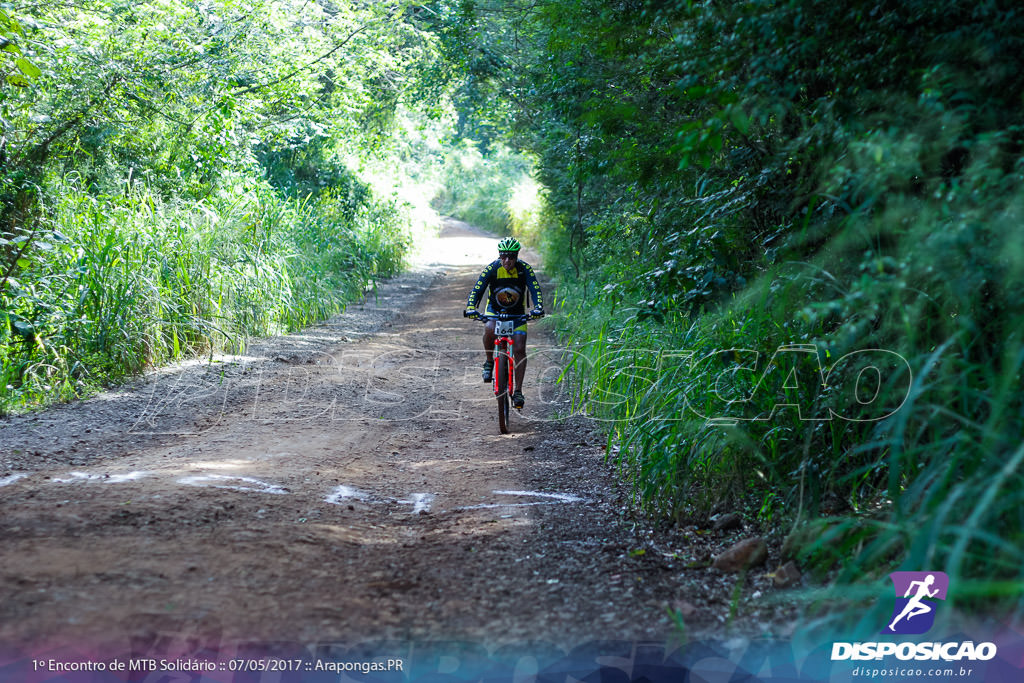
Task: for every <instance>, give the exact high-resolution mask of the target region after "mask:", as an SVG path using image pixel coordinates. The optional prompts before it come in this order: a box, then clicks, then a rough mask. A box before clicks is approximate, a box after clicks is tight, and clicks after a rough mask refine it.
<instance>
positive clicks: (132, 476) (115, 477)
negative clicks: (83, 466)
mask: <svg viewBox="0 0 1024 683" xmlns="http://www.w3.org/2000/svg"><path fill="white" fill-rule="evenodd" d="M149 475H150V473H149V472H126V473H124V474H88V473H86V472H68V475H67V476H68V478H67V479H53V480H52V481H53V482H54V483H55V484H73V483H75V482H79V481H102V482H104V483H106V484H123V483H124V482H126V481H135V480H136V479H142V478H143V477H148V476H149Z"/></svg>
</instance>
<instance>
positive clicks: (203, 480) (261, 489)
mask: <svg viewBox="0 0 1024 683" xmlns="http://www.w3.org/2000/svg"><path fill="white" fill-rule="evenodd" d="M216 481H220V482H228V481H240V482H242V483H244V484H252V486H238V485H227V484H212V483H210V482H216ZM178 483H179V484H185V485H186V486H203V487H208V488H215V489H226V490H229V491H243V492H245V493H270V494H273V495H276V496H281V495H286V494H287V493H288V490H287V489H285V488H282V487H280V486H275V485H274V484H268V483H267V482H265V481H260V480H259V479H253V478H252V477H231V476H228V475H226V474H200V475H196V476H193V477H183V478H181V479H179V480H178Z"/></svg>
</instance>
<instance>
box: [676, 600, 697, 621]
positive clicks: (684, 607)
mask: <svg viewBox="0 0 1024 683" xmlns="http://www.w3.org/2000/svg"><path fill="white" fill-rule="evenodd" d="M672 607H673V609H675V611H676V612H677V613H678V614H679V616H681V617H682V618H684V619H686V618H688V617H692V616H693V615H694V614H696V613H697V608H696V606H694V605H693V604H692V603H689V602H687V601H686V600H678V601H676V602H675V603H674V604H673V605H672Z"/></svg>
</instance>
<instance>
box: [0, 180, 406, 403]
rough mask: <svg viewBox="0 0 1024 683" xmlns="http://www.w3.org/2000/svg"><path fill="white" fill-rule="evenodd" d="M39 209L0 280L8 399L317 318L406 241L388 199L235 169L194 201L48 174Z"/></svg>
mask: <svg viewBox="0 0 1024 683" xmlns="http://www.w3.org/2000/svg"><path fill="white" fill-rule="evenodd" d="M45 219H46V224H45V227H44V229H41V230H39V231H37V233H36V234H34V235H33V236H32V241H31V242H30V245H31V246H30V249H29V250H28V251H27V252H26V254H25V256H24V258H22V259H21V261H19V263H18V270H17V273H16V274H15V277H13V278H11V279H10V280H9V281H8V282H7V284H6V286H5V287H4V288H3V290H2V291H0V315H2V318H0V368H2V370H0V410H2V411H11V410H16V409H20V408H25V407H28V406H32V405H35V404H39V403H45V402H48V401H52V400H64V399H68V398H72V397H75V396H81V395H84V394H86V393H88V392H89V391H91V390H93V389H95V388H96V387H97V386H100V385H103V384H104V383H107V382H109V381H111V380H114V379H116V378H118V377H120V376H123V375H126V374H131V373H135V372H138V371H140V370H141V369H143V368H145V367H147V366H152V365H155V364H158V363H162V362H165V361H168V360H172V359H176V358H181V357H183V356H188V355H193V354H197V353H206V352H210V351H212V350H214V349H223V348H227V349H240V348H242V347H243V346H244V343H245V339H246V337H247V336H250V335H266V334H276V333H281V332H285V331H289V330H295V329H298V328H300V327H302V326H304V325H308V324H310V323H312V322H315V321H318V320H322V319H324V318H326V317H328V316H330V315H332V314H335V313H338V312H340V311H342V310H344V308H345V304H346V302H348V301H351V300H352V299H354V298H356V297H358V296H359V295H361V294H362V292H363V291H364V288H365V287H366V286H368V285H369V284H371V283H373V282H374V281H375V280H376V279H378V278H381V277H386V276H388V275H391V274H393V273H395V272H398V271H399V270H400V269H401V267H402V259H403V255H404V253H405V251H406V249H407V247H408V246H409V238H408V236H407V227H408V226H407V220H406V219H405V217H404V215H403V211H402V209H401V208H400V207H398V206H396V205H394V204H393V203H391V202H386V201H380V200H377V199H374V198H373V197H372V196H370V195H365V197H364V198H363V199H362V200H361V201H359V202H358V203H355V204H353V203H352V202H351V201H350V197H348V196H347V195H340V194H339V193H336V192H332V191H331V190H329V189H328V190H325V191H324V192H321V193H320V194H318V195H317V196H316V197H315V198H310V199H306V200H298V199H289V198H286V197H283V196H282V195H281V194H279V193H278V192H275V191H274V190H272V189H271V188H270V187H269V186H267V185H265V184H259V183H253V182H251V181H242V180H240V179H239V180H237V181H236V182H233V183H231V182H229V183H225V184H224V185H223V189H222V190H221V191H219V192H218V193H217V194H216V195H214V196H211V197H210V198H208V199H205V200H202V201H186V200H184V199H175V198H171V199H167V198H163V197H161V196H159V195H158V194H157V193H155V192H154V191H152V190H151V189H150V188H149V187H147V186H146V185H145V184H142V183H129V184H126V185H125V187H124V192H123V193H121V194H118V195H105V196H93V195H92V194H90V193H89V192H88V191H86V190H85V189H84V188H83V187H81V186H80V185H79V184H78V183H77V182H76V181H75V179H73V178H60V179H55V180H54V181H53V183H52V184H51V192H50V195H49V201H48V204H47V211H46V216H45Z"/></svg>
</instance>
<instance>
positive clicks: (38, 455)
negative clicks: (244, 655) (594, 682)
mask: <svg viewBox="0 0 1024 683" xmlns="http://www.w3.org/2000/svg"><path fill="white" fill-rule="evenodd" d="M493 245H494V240H493V239H491V238H486V237H482V236H481V235H480V234H479V233H478V232H476V231H474V230H472V229H471V228H469V227H468V226H466V225H465V224H459V223H456V222H452V221H449V222H447V223H446V226H445V229H444V231H443V233H442V237H441V238H440V239H438V240H437V241H436V242H435V243H433V244H431V245H429V247H428V248H427V250H426V254H425V258H424V259H423V261H424V262H423V263H421V264H420V267H419V268H418V270H416V271H415V272H413V273H410V274H407V275H404V276H402V277H399V278H396V279H395V280H392V281H390V282H388V283H385V284H384V285H383V286H382V287H381V288H380V290H379V292H378V296H377V297H376V299H374V297H372V296H371V297H370V298H369V299H368V301H367V302H366V303H365V304H363V305H356V306H352V307H351V308H350V310H349V311H348V312H347V313H346V314H345V315H342V316H339V317H337V318H335V319H333V320H331V321H330V322H329V323H327V324H324V325H322V326H319V327H316V328H313V329H310V330H307V331H306V332H304V333H302V334H296V335H292V336H289V337H283V338H277V339H271V340H265V341H262V342H261V343H259V344H253V345H251V346H250V347H249V348H248V349H246V351H245V353H244V354H243V355H240V356H232V357H224V358H216V359H214V362H210V359H204V360H202V361H196V362H193V363H189V364H184V365H179V366H175V367H172V368H166V369H163V370H160V371H159V372H155V373H152V374H151V375H149V376H147V377H146V378H145V380H143V381H139V382H136V383H135V384H134V385H132V386H130V387H127V388H125V389H123V390H120V391H115V392H111V393H108V394H105V395H102V396H99V397H96V398H94V399H92V400H89V401H86V402H81V403H77V404H73V405H67V406H60V407H57V408H54V409H51V410H47V411H44V412H40V413H37V414H33V415H26V416H19V417H14V418H9V419H6V420H3V421H0V444H2V449H0V538H2V539H3V543H2V549H0V560H2V569H0V643H3V644H4V645H5V646H7V647H17V648H22V649H25V648H28V649H31V650H33V651H36V650H42V649H46V648H52V647H60V646H64V645H67V644H74V645H76V646H78V647H88V648H91V649H93V650H96V651H110V650H117V649H119V648H122V649H123V648H125V647H129V646H130V647H132V648H134V649H135V650H140V649H141V651H143V652H145V651H146V650H147V648H160V647H164V648H165V649H166V647H167V646H168V643H176V644H177V645H178V646H180V649H182V650H185V651H187V650H188V649H189V648H196V647H199V646H200V645H202V646H208V645H209V644H210V643H224V642H237V641H241V640H249V641H263V642H278V641H287V642H299V643H310V642H319V643H324V642H344V643H352V642H362V641H370V640H372V641H378V642H379V641H402V640H431V641H438V640H449V641H450V640H462V641H473V642H477V643H484V644H488V645H490V644H500V643H525V642H538V641H542V642H546V643H552V644H556V645H559V646H562V647H566V646H569V647H571V646H572V645H573V644H576V643H581V642H586V641H588V640H593V639H607V638H609V637H614V638H619V639H630V640H639V639H654V640H662V641H663V640H665V639H667V638H670V637H672V636H673V634H674V633H675V627H674V626H673V624H672V620H671V619H670V618H669V616H668V611H667V610H668V609H669V608H674V607H680V606H682V607H681V608H682V609H683V611H684V613H685V614H686V617H687V622H688V626H689V627H690V628H691V629H693V631H692V632H691V634H692V633H724V632H725V631H724V626H723V624H724V622H725V621H726V619H727V616H728V614H729V611H730V607H731V606H732V607H737V608H738V609H739V610H740V611H739V614H740V615H741V618H742V619H743V620H744V624H745V626H746V628H745V630H746V631H755V632H756V631H757V630H758V629H759V628H762V626H763V624H761V621H764V622H767V621H770V620H771V617H764V616H763V614H765V612H763V611H759V610H760V609H761V608H758V607H749V608H748V607H747V606H746V605H747V597H748V596H749V595H750V594H752V593H755V592H756V591H758V590H759V586H763V585H765V582H766V580H765V579H763V578H758V577H754V576H750V577H748V578H747V579H746V582H745V583H744V584H743V586H742V590H741V591H740V593H738V594H737V593H733V587H734V585H735V584H736V581H737V580H738V579H737V578H736V577H735V576H727V575H718V574H714V573H709V572H708V571H706V570H704V569H687V568H686V565H687V564H690V563H693V562H694V561H695V560H696V561H697V562H698V564H699V561H700V559H701V558H700V557H698V556H699V555H700V553H701V552H703V551H702V550H701V549H700V547H701V546H700V545H699V541H698V540H694V539H697V538H698V536H697V535H696V534H692V533H690V532H688V531H687V530H685V529H684V530H676V531H673V532H671V534H667V533H661V534H658V533H655V532H653V531H651V530H650V529H648V528H646V526H645V525H644V524H643V523H641V522H637V521H635V520H634V519H633V517H632V516H631V515H630V514H629V513H628V511H627V508H626V506H625V501H624V498H623V495H622V494H621V493H618V492H617V487H616V485H615V484H614V482H613V479H612V477H611V476H610V473H609V471H608V468H607V466H606V465H605V464H604V461H603V444H602V441H601V437H600V436H598V435H597V434H596V433H595V432H594V431H592V427H593V425H591V424H589V423H588V421H587V420H586V419H585V418H583V417H579V416H576V417H569V418H567V419H563V418H565V416H566V415H567V414H568V412H569V404H568V403H566V402H565V400H564V397H563V396H562V395H561V394H560V391H559V385H558V384H557V383H556V382H555V379H556V377H557V374H558V370H559V368H558V357H559V353H558V350H557V348H556V345H555V341H554V339H553V338H552V337H551V336H550V335H549V334H547V333H545V332H544V330H543V327H542V325H532V326H531V332H530V348H531V356H530V358H531V360H530V367H529V369H528V373H527V383H528V386H527V388H526V396H527V405H526V408H525V410H524V413H523V415H522V416H513V420H514V424H513V433H512V434H511V435H508V436H500V435H498V433H497V427H496V424H495V422H496V421H495V415H494V412H495V411H494V400H493V397H491V396H489V387H488V386H487V385H484V384H483V383H482V382H481V380H480V376H479V366H480V362H481V356H482V353H481V351H480V326H479V325H478V324H475V323H472V322H470V321H465V320H463V319H462V318H461V315H460V313H461V309H462V306H463V301H464V300H465V295H466V293H467V292H468V289H469V287H470V285H471V284H472V282H473V280H474V278H475V276H476V275H477V274H478V272H479V270H480V268H481V266H482V265H483V264H484V263H486V262H487V261H488V260H490V259H491V255H492V252H493ZM691 531H692V530H691ZM688 534H689V535H688ZM721 542H724V540H723V541H721ZM705 559H706V553H705ZM737 595H739V596H742V599H740V600H734V596H737ZM759 620H761V621H759Z"/></svg>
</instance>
